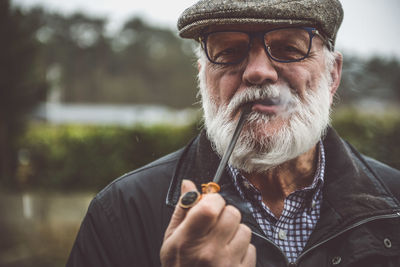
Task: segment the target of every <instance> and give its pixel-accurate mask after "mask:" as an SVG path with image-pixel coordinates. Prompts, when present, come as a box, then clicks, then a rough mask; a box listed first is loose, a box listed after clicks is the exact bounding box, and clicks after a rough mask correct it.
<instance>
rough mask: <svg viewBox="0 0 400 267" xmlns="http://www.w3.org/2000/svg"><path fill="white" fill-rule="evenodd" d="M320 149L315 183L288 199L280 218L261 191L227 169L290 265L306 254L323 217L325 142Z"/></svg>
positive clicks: (261, 225)
mask: <svg viewBox="0 0 400 267" xmlns="http://www.w3.org/2000/svg"><path fill="white" fill-rule="evenodd" d="M318 147H319V158H318V165H317V170H316V173H315V176H314V180H313V182H312V184H311V185H310V186H308V187H305V188H303V189H301V190H297V191H295V192H292V193H291V194H290V195H289V196H287V198H286V199H285V202H284V208H283V211H282V214H281V216H280V217H279V218H276V217H275V215H274V214H273V213H272V212H271V210H270V209H269V208H268V206H267V205H266V204H264V202H263V201H262V197H261V194H260V192H259V191H258V190H257V189H256V188H255V187H254V186H253V185H252V184H251V183H250V182H249V181H248V180H247V179H246V178H245V177H244V176H243V175H241V174H240V173H239V171H238V170H237V169H235V168H233V167H231V166H229V168H228V169H229V171H230V174H231V176H232V178H233V182H234V185H235V187H236V189H237V191H238V192H239V194H240V196H241V197H242V198H243V199H244V200H245V202H247V205H248V207H249V208H250V211H251V213H252V215H253V217H254V218H255V220H256V221H257V223H258V224H259V226H260V227H261V229H262V230H263V232H264V234H265V235H266V236H267V237H268V238H269V239H270V240H271V241H272V242H274V243H275V244H276V245H277V246H279V247H280V248H281V250H282V251H283V253H284V254H285V255H286V256H287V258H288V260H289V262H295V261H296V259H297V257H298V255H299V254H300V253H301V252H302V251H303V249H304V247H305V245H306V243H307V240H308V239H309V237H310V235H311V233H312V231H313V230H314V228H315V225H316V223H317V221H318V219H319V217H320V208H321V203H322V190H321V188H322V186H323V183H324V170H325V152H324V147H323V145H322V142H319V145H318Z"/></svg>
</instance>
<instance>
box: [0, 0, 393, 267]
mask: <svg viewBox="0 0 400 267" xmlns="http://www.w3.org/2000/svg"><path fill="white" fill-rule="evenodd" d="M139 2H140V1H139ZM141 2H143V3H141V4H139V3H138V1H124V0H113V1H106V0H101V1H100V0H91V1H89V0H88V1H77V0H76V1H75V0H70V1H58V0H13V1H10V0H3V1H0V35H1V40H2V41H1V42H0V63H1V64H0V103H1V105H0V109H1V110H0V236H1V238H0V267H13V266H18V267H25V266H37V267H47V266H56V267H57V266H64V265H65V261H66V258H67V256H68V253H69V250H70V248H71V246H72V242H73V240H74V238H75V235H76V233H77V231H78V228H79V224H80V221H81V220H82V218H83V216H84V214H85V212H86V209H87V206H88V203H89V202H90V200H91V198H92V197H93V196H94V195H95V194H96V192H98V191H99V190H101V188H103V187H104V186H105V185H107V184H108V183H109V182H111V181H112V180H113V179H115V178H117V177H118V176H120V175H122V174H123V173H125V172H128V171H130V170H132V169H135V168H138V167H140V166H142V165H144V164H146V163H147V162H150V161H151V160H153V159H155V158H157V157H159V156H161V155H164V154H166V153H169V152H172V151H173V150H175V149H177V148H178V147H180V146H182V145H184V144H185V143H187V142H188V141H189V140H190V139H191V138H192V137H193V136H194V135H195V134H196V133H197V132H198V131H199V129H200V128H201V120H200V115H199V109H200V106H199V105H198V104H197V102H198V99H197V98H196V94H197V87H196V68H195V66H196V64H195V57H194V54H193V46H194V45H195V44H194V43H193V42H191V41H187V40H181V39H179V38H178V37H177V34H176V30H175V21H176V19H177V17H178V15H179V14H180V12H181V11H183V9H184V8H185V7H187V6H189V5H190V4H191V3H194V2H195V1H193V0H180V1H178V0H175V1H174V4H173V5H171V2H168V1H160V0H152V1H141ZM343 5H344V10H345V20H344V24H343V26H342V28H341V30H340V31H339V36H338V42H337V48H338V50H340V51H342V52H343V54H344V59H345V61H344V66H343V79H342V83H341V86H340V88H339V96H338V98H337V99H336V104H335V105H336V108H335V113H334V114H333V124H334V126H335V127H336V129H337V130H338V131H339V132H340V133H341V134H342V135H343V136H345V138H346V139H348V140H349V141H350V142H351V143H353V144H354V145H355V146H357V148H358V149H360V150H361V151H363V152H364V153H366V154H368V155H370V156H373V157H375V158H378V159H379V160H381V161H384V162H386V163H387V164H389V165H392V166H394V167H396V168H400V140H399V136H400V112H399V111H400V109H399V103H400V75H399V74H400V46H399V45H398V44H399V41H400V35H399V32H398V26H399V25H400V21H399V16H398V14H399V13H400V2H398V1H397V0H382V1H374V0H368V1H366V0H352V1H343Z"/></svg>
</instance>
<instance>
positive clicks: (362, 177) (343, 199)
mask: <svg viewBox="0 0 400 267" xmlns="http://www.w3.org/2000/svg"><path fill="white" fill-rule="evenodd" d="M323 143H324V148H325V152H326V169H325V171H326V173H325V183H324V186H323V189H322V192H323V204H322V207H321V219H320V220H319V222H318V223H317V226H316V228H315V230H314V232H315V234H314V233H313V235H312V239H315V241H316V240H318V239H320V238H322V237H323V236H324V235H325V234H326V233H327V232H330V231H334V230H335V229H336V228H343V227H346V226H347V225H351V224H353V223H355V222H356V221H359V220H362V219H363V218H365V217H368V216H375V215H383V214H389V213H390V214H391V213H394V212H395V211H398V210H400V205H399V203H398V201H397V200H396V199H395V198H394V197H393V196H392V195H391V193H390V192H389V191H388V190H387V189H386V188H385V186H384V185H383V182H382V181H381V179H380V178H379V177H378V176H377V175H376V174H375V173H374V171H373V170H372V169H371V168H370V167H369V166H368V165H367V164H366V163H365V162H364V161H363V158H362V156H361V155H359V154H358V152H357V151H355V149H353V148H352V147H351V146H350V145H348V144H347V143H346V142H344V141H343V140H342V139H341V138H340V137H339V136H338V135H337V134H336V132H335V131H334V130H333V129H332V128H329V129H328V132H327V135H326V136H325V138H324V140H323ZM219 161H220V158H219V156H218V155H217V154H216V153H215V152H214V151H213V149H212V146H211V143H210V141H209V140H208V139H207V136H206V134H205V131H204V130H203V131H202V132H201V133H200V134H199V135H198V136H197V137H196V138H195V139H194V140H193V141H192V142H191V143H190V144H189V145H188V146H187V147H186V149H185V150H184V151H183V153H182V156H181V157H180V160H179V162H178V165H177V167H176V170H175V173H174V176H173V178H172V182H171V184H170V188H169V192H168V196H167V204H168V205H172V206H175V205H176V203H177V202H178V199H179V196H180V186H181V183H182V179H189V180H192V181H193V182H194V183H195V184H196V186H197V188H198V190H199V191H200V188H201V184H202V183H207V182H210V181H211V180H212V178H213V176H214V174H215V171H216V169H217V167H218V164H219ZM228 175H229V174H228V172H227V171H225V172H224V174H223V176H222V178H221V181H220V186H221V194H222V195H223V196H224V197H225V199H226V200H227V203H229V204H233V205H234V206H236V207H238V208H239V210H240V211H241V212H242V217H243V219H244V221H247V222H248V223H249V224H250V225H251V226H254V227H255V228H257V229H258V230H259V227H257V224H256V223H255V221H254V219H252V216H251V214H250V212H249V211H248V209H247V208H246V207H245V205H244V204H243V203H242V201H241V200H240V197H239V196H238V194H237V192H236V191H235V190H234V188H233V185H232V183H231V179H230V178H229V176H228ZM252 228H253V227H252ZM322 229H324V231H323V233H322V232H320V230H322ZM328 229H329V231H327V230H328Z"/></svg>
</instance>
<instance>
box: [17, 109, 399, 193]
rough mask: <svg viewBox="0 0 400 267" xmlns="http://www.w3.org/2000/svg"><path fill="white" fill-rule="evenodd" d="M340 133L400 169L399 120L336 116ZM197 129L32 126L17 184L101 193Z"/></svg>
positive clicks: (396, 117) (392, 116)
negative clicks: (97, 191) (111, 182)
mask: <svg viewBox="0 0 400 267" xmlns="http://www.w3.org/2000/svg"><path fill="white" fill-rule="evenodd" d="M333 125H334V127H335V128H336V130H337V131H338V132H339V133H340V134H341V135H342V136H343V137H344V138H345V139H346V140H348V141H349V142H350V143H352V144H353V145H354V146H355V147H357V148H358V149H359V150H360V151H361V152H363V153H365V154H367V155H370V156H372V157H374V158H376V159H379V160H381V161H383V162H385V163H387V164H389V165H391V166H393V167H396V168H398V169H400V140H399V137H400V116H399V114H398V113H391V114H386V115H380V116H373V115H365V114H364V115H363V114H360V113H357V112H355V111H353V110H346V111H341V112H338V113H336V114H335V116H334V119H333ZM197 132H198V126H197V124H196V125H195V124H194V125H190V126H186V127H172V126H162V125H159V126H152V127H143V126H142V127H134V128H123V127H100V126H77V125H68V126H50V125H46V124H37V125H32V126H31V127H30V128H29V130H28V131H27V133H26V135H25V137H24V138H23V139H22V140H21V148H22V149H21V151H20V155H21V157H20V158H21V160H20V162H21V164H20V168H19V171H18V173H17V179H16V185H18V186H25V187H28V188H52V189H68V190H76V189H81V190H99V189H101V188H102V187H104V186H105V185H106V184H108V183H109V182H110V181H111V180H113V179H115V178H116V177H119V176H120V175H122V174H123V173H126V172H128V171H130V170H133V169H136V168H138V167H140V166H143V165H145V164H146V163H148V162H150V161H152V160H154V159H156V158H158V157H160V156H162V155H165V154H167V153H169V152H172V151H174V150H176V149H177V148H179V147H181V146H183V145H185V144H186V143H187V142H188V141H189V140H190V139H191V138H192V137H193V136H194V135H195V134H196V133H197Z"/></svg>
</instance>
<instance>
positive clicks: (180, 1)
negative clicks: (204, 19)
mask: <svg viewBox="0 0 400 267" xmlns="http://www.w3.org/2000/svg"><path fill="white" fill-rule="evenodd" d="M12 2H13V3H14V4H19V5H22V6H24V7H30V6H33V5H37V4H41V5H42V6H44V7H45V8H46V9H49V10H52V11H59V12H62V13H66V14H70V13H73V12H76V11H82V12H85V13H88V14H91V15H95V16H102V17H106V18H107V19H108V21H109V28H110V29H117V28H118V27H120V26H121V24H122V23H123V21H125V20H126V19H128V18H130V17H131V16H133V15H141V16H143V17H144V18H146V19H147V21H149V22H151V23H152V24H156V25H161V26H163V27H170V28H172V29H176V26H175V25H176V21H177V18H178V16H179V14H180V13H181V12H182V11H183V10H184V9H185V8H186V7H188V6H190V5H191V4H193V3H195V2H196V0H172V1H166V0H144V1H141V0H67V1H62V0H12ZM342 4H343V8H344V14H345V15H344V21H343V24H342V27H341V29H340V30H339V34H338V38H337V48H338V50H343V51H344V52H351V53H357V54H361V55H369V54H380V55H385V56H387V57H392V56H396V57H397V58H399V59H400V45H399V43H400V34H399V33H400V30H399V29H398V28H399V26H400V1H399V0H342Z"/></svg>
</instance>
